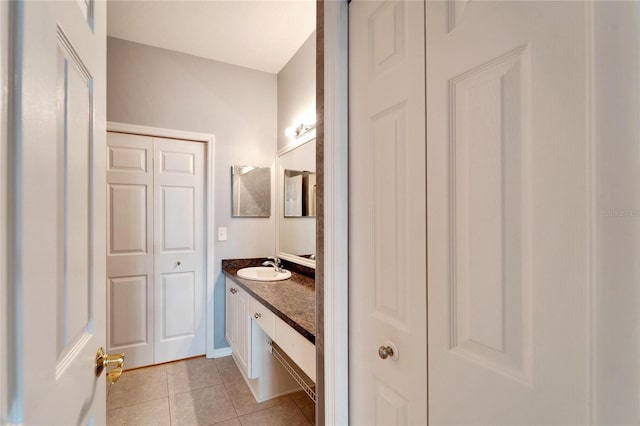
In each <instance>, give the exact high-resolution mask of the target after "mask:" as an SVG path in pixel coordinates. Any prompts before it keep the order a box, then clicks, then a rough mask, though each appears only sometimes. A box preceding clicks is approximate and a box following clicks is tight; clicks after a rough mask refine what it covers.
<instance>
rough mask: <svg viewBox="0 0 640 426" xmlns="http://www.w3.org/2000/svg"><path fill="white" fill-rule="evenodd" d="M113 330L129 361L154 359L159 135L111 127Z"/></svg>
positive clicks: (113, 347)
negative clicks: (155, 188) (156, 144)
mask: <svg viewBox="0 0 640 426" xmlns="http://www.w3.org/2000/svg"><path fill="white" fill-rule="evenodd" d="M107 297H108V305H107V306H108V309H109V312H108V314H107V319H108V324H107V336H108V350H109V352H124V353H125V354H126V356H127V362H126V367H127V368H136V367H141V366H143V365H150V364H153V347H154V346H153V342H154V332H153V330H154V316H153V304H154V282H153V139H152V138H150V137H147V136H139V135H129V134H124V133H112V132H109V133H107Z"/></svg>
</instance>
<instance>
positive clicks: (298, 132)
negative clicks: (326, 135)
mask: <svg viewBox="0 0 640 426" xmlns="http://www.w3.org/2000/svg"><path fill="white" fill-rule="evenodd" d="M315 128H316V123H312V124H305V123H300V125H299V126H298V127H296V128H295V129H294V128H293V127H288V128H287V129H286V130H285V131H284V134H285V135H287V136H289V137H294V136H295V137H296V138H299V137H300V136H302V135H304V134H305V133H307V132H308V131H310V130H313V129H315Z"/></svg>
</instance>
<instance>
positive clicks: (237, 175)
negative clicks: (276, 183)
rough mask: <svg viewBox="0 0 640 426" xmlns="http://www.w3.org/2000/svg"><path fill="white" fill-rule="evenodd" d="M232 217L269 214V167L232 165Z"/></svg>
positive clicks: (264, 215)
mask: <svg viewBox="0 0 640 426" xmlns="http://www.w3.org/2000/svg"><path fill="white" fill-rule="evenodd" d="M231 175H232V179H231V182H232V188H231V193H232V198H233V204H232V208H233V212H232V215H233V216H234V217H269V216H271V167H259V166H232V167H231Z"/></svg>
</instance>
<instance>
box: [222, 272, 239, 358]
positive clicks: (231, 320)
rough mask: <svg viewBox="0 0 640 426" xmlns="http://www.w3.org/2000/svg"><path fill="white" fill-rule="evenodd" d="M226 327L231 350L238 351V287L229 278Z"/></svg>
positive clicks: (226, 297)
mask: <svg viewBox="0 0 640 426" xmlns="http://www.w3.org/2000/svg"><path fill="white" fill-rule="evenodd" d="M225 284H226V285H225V287H226V292H225V304H224V306H225V316H224V317H225V318H224V319H225V327H224V335H225V337H226V338H227V343H229V346H230V347H231V349H232V350H233V351H234V352H235V351H236V339H237V336H238V322H237V320H236V315H237V314H236V312H237V306H238V297H237V293H235V291H236V287H237V286H235V287H234V285H233V282H232V281H231V280H229V279H228V278H227V279H226V281H225Z"/></svg>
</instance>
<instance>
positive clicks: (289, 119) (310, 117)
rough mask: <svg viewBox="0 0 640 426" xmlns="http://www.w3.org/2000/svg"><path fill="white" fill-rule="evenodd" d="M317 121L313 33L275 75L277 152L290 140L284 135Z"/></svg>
mask: <svg viewBox="0 0 640 426" xmlns="http://www.w3.org/2000/svg"><path fill="white" fill-rule="evenodd" d="M315 120H316V32H315V31H314V32H313V33H311V35H310V36H309V38H308V39H307V40H306V41H305V42H304V43H303V44H302V46H300V49H298V51H297V52H296V54H295V55H293V57H292V58H291V59H290V60H289V62H287V65H285V66H284V67H283V68H282V70H280V72H279V73H278V149H280V148H282V147H285V146H287V145H289V144H290V143H291V142H292V141H293V139H292V138H290V137H288V136H286V135H285V134H284V132H285V130H286V129H287V127H293V128H295V127H297V126H299V125H300V123H302V122H303V121H304V122H305V123H306V124H309V123H310V122H315Z"/></svg>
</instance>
